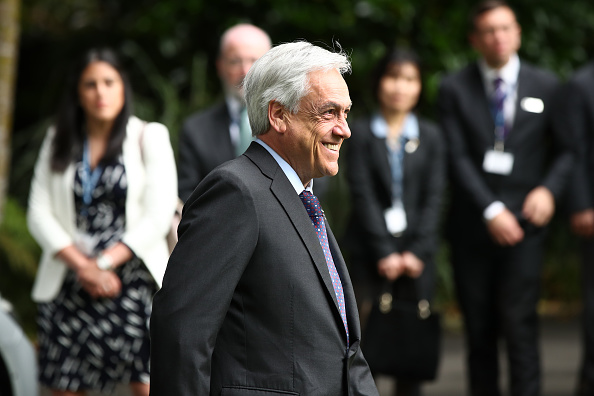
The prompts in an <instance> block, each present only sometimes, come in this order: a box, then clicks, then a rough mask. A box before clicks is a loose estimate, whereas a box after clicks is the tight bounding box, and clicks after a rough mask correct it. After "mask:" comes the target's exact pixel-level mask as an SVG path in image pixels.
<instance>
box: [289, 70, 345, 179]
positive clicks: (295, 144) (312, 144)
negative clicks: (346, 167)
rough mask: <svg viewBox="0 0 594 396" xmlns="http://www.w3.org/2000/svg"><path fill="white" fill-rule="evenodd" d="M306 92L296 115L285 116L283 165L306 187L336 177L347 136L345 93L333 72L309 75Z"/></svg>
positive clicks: (342, 85) (319, 72)
mask: <svg viewBox="0 0 594 396" xmlns="http://www.w3.org/2000/svg"><path fill="white" fill-rule="evenodd" d="M309 83H310V92H309V93H308V94H307V95H306V96H305V97H303V98H302V99H301V102H300V103H299V111H298V112H297V114H289V118H288V120H287V121H288V122H287V132H288V133H289V134H290V136H291V137H290V142H291V144H290V149H289V150H287V156H288V158H287V160H288V161H287V162H289V164H290V165H291V166H292V167H293V169H294V170H295V171H296V172H297V174H298V175H299V178H300V179H301V181H302V182H303V183H304V184H306V183H307V182H309V180H311V179H313V178H316V177H322V176H334V175H336V174H337V173H338V156H339V151H340V147H341V145H342V142H343V141H344V139H348V138H349V137H350V136H351V131H350V129H349V126H348V124H347V121H346V118H347V114H348V112H349V111H350V109H351V99H350V96H349V89H348V87H347V85H346V82H345V81H344V79H343V78H342V75H341V74H340V73H339V72H338V71H337V70H329V71H316V72H313V73H311V74H310V75H309Z"/></svg>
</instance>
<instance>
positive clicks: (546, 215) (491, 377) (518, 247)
mask: <svg viewBox="0 0 594 396" xmlns="http://www.w3.org/2000/svg"><path fill="white" fill-rule="evenodd" d="M472 24H473V26H472V32H471V34H470V41H471V43H472V45H473V47H474V48H475V49H476V50H477V51H478V52H479V54H480V55H481V58H480V59H479V61H478V62H477V63H473V64H471V65H469V66H467V67H466V68H464V69H462V70H460V71H458V72H456V73H454V74H452V75H449V76H447V77H446V78H445V79H444V80H443V82H442V84H441V87H440V94H439V106H440V117H441V125H442V128H443V130H444V132H445V134H446V138H447V140H448V146H449V157H450V170H451V185H452V189H451V190H452V197H451V212H450V216H449V227H448V235H449V239H450V242H451V248H452V260H453V267H454V278H455V283H456V289H457V293H458V298H459V302H460V306H461V309H462V312H463V314H464V320H465V327H466V337H467V347H468V361H467V363H468V371H469V385H470V390H471V394H472V395H499V394H500V391H499V386H498V383H499V380H498V376H499V368H498V340H499V338H500V337H503V339H504V340H505V342H506V349H507V357H508V362H509V368H510V390H511V395H512V396H519V395H522V396H528V395H538V394H539V392H540V367H539V353H538V317H537V312H536V304H537V301H538V298H539V284H540V270H541V263H542V253H543V242H544V234H545V232H544V229H545V226H546V225H547V223H548V222H549V221H550V219H551V217H552V216H553V213H554V211H555V201H556V200H557V199H558V198H559V197H560V195H561V193H562V190H563V186H564V180H565V179H566V178H567V177H568V175H569V172H570V170H571V167H572V164H573V152H572V150H571V138H570V137H569V136H567V134H563V133H562V131H559V130H555V129H552V128H551V122H550V112H551V110H552V109H553V108H554V106H555V104H554V103H555V100H556V99H557V98H556V95H557V93H558V90H557V87H558V83H557V79H556V78H555V77H554V76H553V75H552V74H550V73H548V72H546V71H543V70H541V69H538V68H535V67H533V66H531V65H529V64H527V63H526V62H524V61H520V59H519V58H518V56H517V54H516V52H517V50H518V49H519V47H520V33H521V31H520V26H519V25H518V23H517V21H516V17H515V14H514V12H513V11H512V10H511V8H510V7H509V6H508V5H507V4H506V3H505V2H503V1H497V0H494V1H493V0H492V1H486V2H483V3H481V4H479V5H478V6H477V8H476V9H475V11H474V13H473V15H472Z"/></svg>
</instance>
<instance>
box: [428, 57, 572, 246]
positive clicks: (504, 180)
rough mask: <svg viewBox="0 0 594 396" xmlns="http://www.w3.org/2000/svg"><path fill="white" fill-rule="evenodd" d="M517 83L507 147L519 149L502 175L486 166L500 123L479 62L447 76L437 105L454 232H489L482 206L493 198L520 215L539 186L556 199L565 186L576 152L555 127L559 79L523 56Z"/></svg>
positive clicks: (515, 151)
mask: <svg viewBox="0 0 594 396" xmlns="http://www.w3.org/2000/svg"><path fill="white" fill-rule="evenodd" d="M517 89H518V91H517V104H516V115H515V120H514V124H513V127H512V129H511V131H510V133H509V136H508V138H507V140H506V142H505V150H506V151H507V152H510V153H512V154H513V155H514V165H513V171H512V173H511V174H510V175H507V176H501V175H494V174H490V173H486V172H485V171H484V170H483V166H482V165H483V159H484V155H485V152H486V151H487V150H491V149H493V146H494V142H495V135H494V128H495V125H494V122H493V118H492V116H491V113H490V111H489V103H488V100H487V97H486V94H485V89H484V85H483V80H482V76H481V74H480V71H479V68H478V65H477V64H476V63H473V64H471V65H469V66H468V67H466V68H464V69H462V70H461V71H459V72H456V73H454V74H451V75H449V76H447V77H446V78H444V80H443V81H442V84H441V87H440V92H439V100H438V105H439V110H440V117H441V126H442V129H443V131H444V133H445V136H446V138H447V140H448V149H449V159H450V166H451V168H450V170H451V183H452V212H451V219H450V220H451V221H450V225H451V226H452V227H453V228H451V231H453V232H457V230H465V232H464V233H465V236H470V237H473V236H480V237H484V236H485V234H486V227H485V226H484V223H483V220H482V218H483V211H484V210H485V209H486V208H487V206H488V205H489V204H491V203H492V202H493V201H496V200H499V201H502V202H503V203H504V204H505V205H506V206H507V207H508V209H510V210H511V211H512V212H513V213H514V214H515V215H516V216H517V217H518V218H521V210H522V205H523V202H524V199H525V197H526V195H527V194H528V193H529V192H530V191H531V190H532V189H533V188H534V187H537V186H539V185H542V186H545V187H547V188H548V189H549V190H550V191H551V192H552V193H553V195H554V197H555V199H558V198H559V197H560V196H561V194H562V192H563V188H564V186H565V181H566V179H567V177H568V175H569V172H570V171H571V168H572V166H573V160H574V154H573V147H572V143H571V137H570V136H569V135H568V134H567V133H565V131H562V130H559V129H556V128H552V127H551V111H552V110H553V108H554V107H555V106H556V105H557V101H556V99H557V94H558V82H557V79H556V78H555V77H554V76H553V75H552V74H551V73H549V72H546V71H543V70H541V69H538V68H535V67H534V66H531V65H529V64H527V63H526V62H523V61H522V63H521V65H520V72H519V76H518V88H517ZM526 97H532V98H538V99H541V100H542V101H543V103H544V111H543V112H542V113H531V112H528V111H525V110H524V109H523V108H522V106H521V101H522V99H523V98H526ZM469 227H470V228H469Z"/></svg>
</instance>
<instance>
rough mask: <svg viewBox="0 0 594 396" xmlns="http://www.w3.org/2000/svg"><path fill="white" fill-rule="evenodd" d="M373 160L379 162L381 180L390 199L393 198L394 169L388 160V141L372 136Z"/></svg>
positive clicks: (378, 168)
mask: <svg viewBox="0 0 594 396" xmlns="http://www.w3.org/2000/svg"><path fill="white" fill-rule="evenodd" d="M371 159H372V160H374V161H375V160H377V162H378V167H377V170H378V172H379V177H380V180H381V182H382V184H383V187H384V188H385V189H386V191H387V192H388V194H389V195H390V197H392V168H391V166H390V161H389V159H388V149H387V148H386V139H379V138H377V137H375V136H374V135H373V134H371Z"/></svg>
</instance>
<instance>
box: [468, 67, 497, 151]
mask: <svg viewBox="0 0 594 396" xmlns="http://www.w3.org/2000/svg"><path fill="white" fill-rule="evenodd" d="M468 87H469V91H468V95H469V101H468V103H470V104H471V107H470V108H469V109H470V111H472V113H473V114H472V117H471V119H472V118H474V119H476V121H477V122H476V123H475V125H480V126H481V127H480V128H478V129H480V130H482V131H483V133H485V134H486V135H487V136H488V138H489V141H495V134H494V131H495V121H494V120H493V116H492V115H491V110H490V109H489V101H488V99H487V93H486V91H485V84H484V83H483V77H482V75H481V72H480V70H479V67H478V64H476V63H475V64H474V65H473V68H472V69H471V71H470V76H469V81H468Z"/></svg>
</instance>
